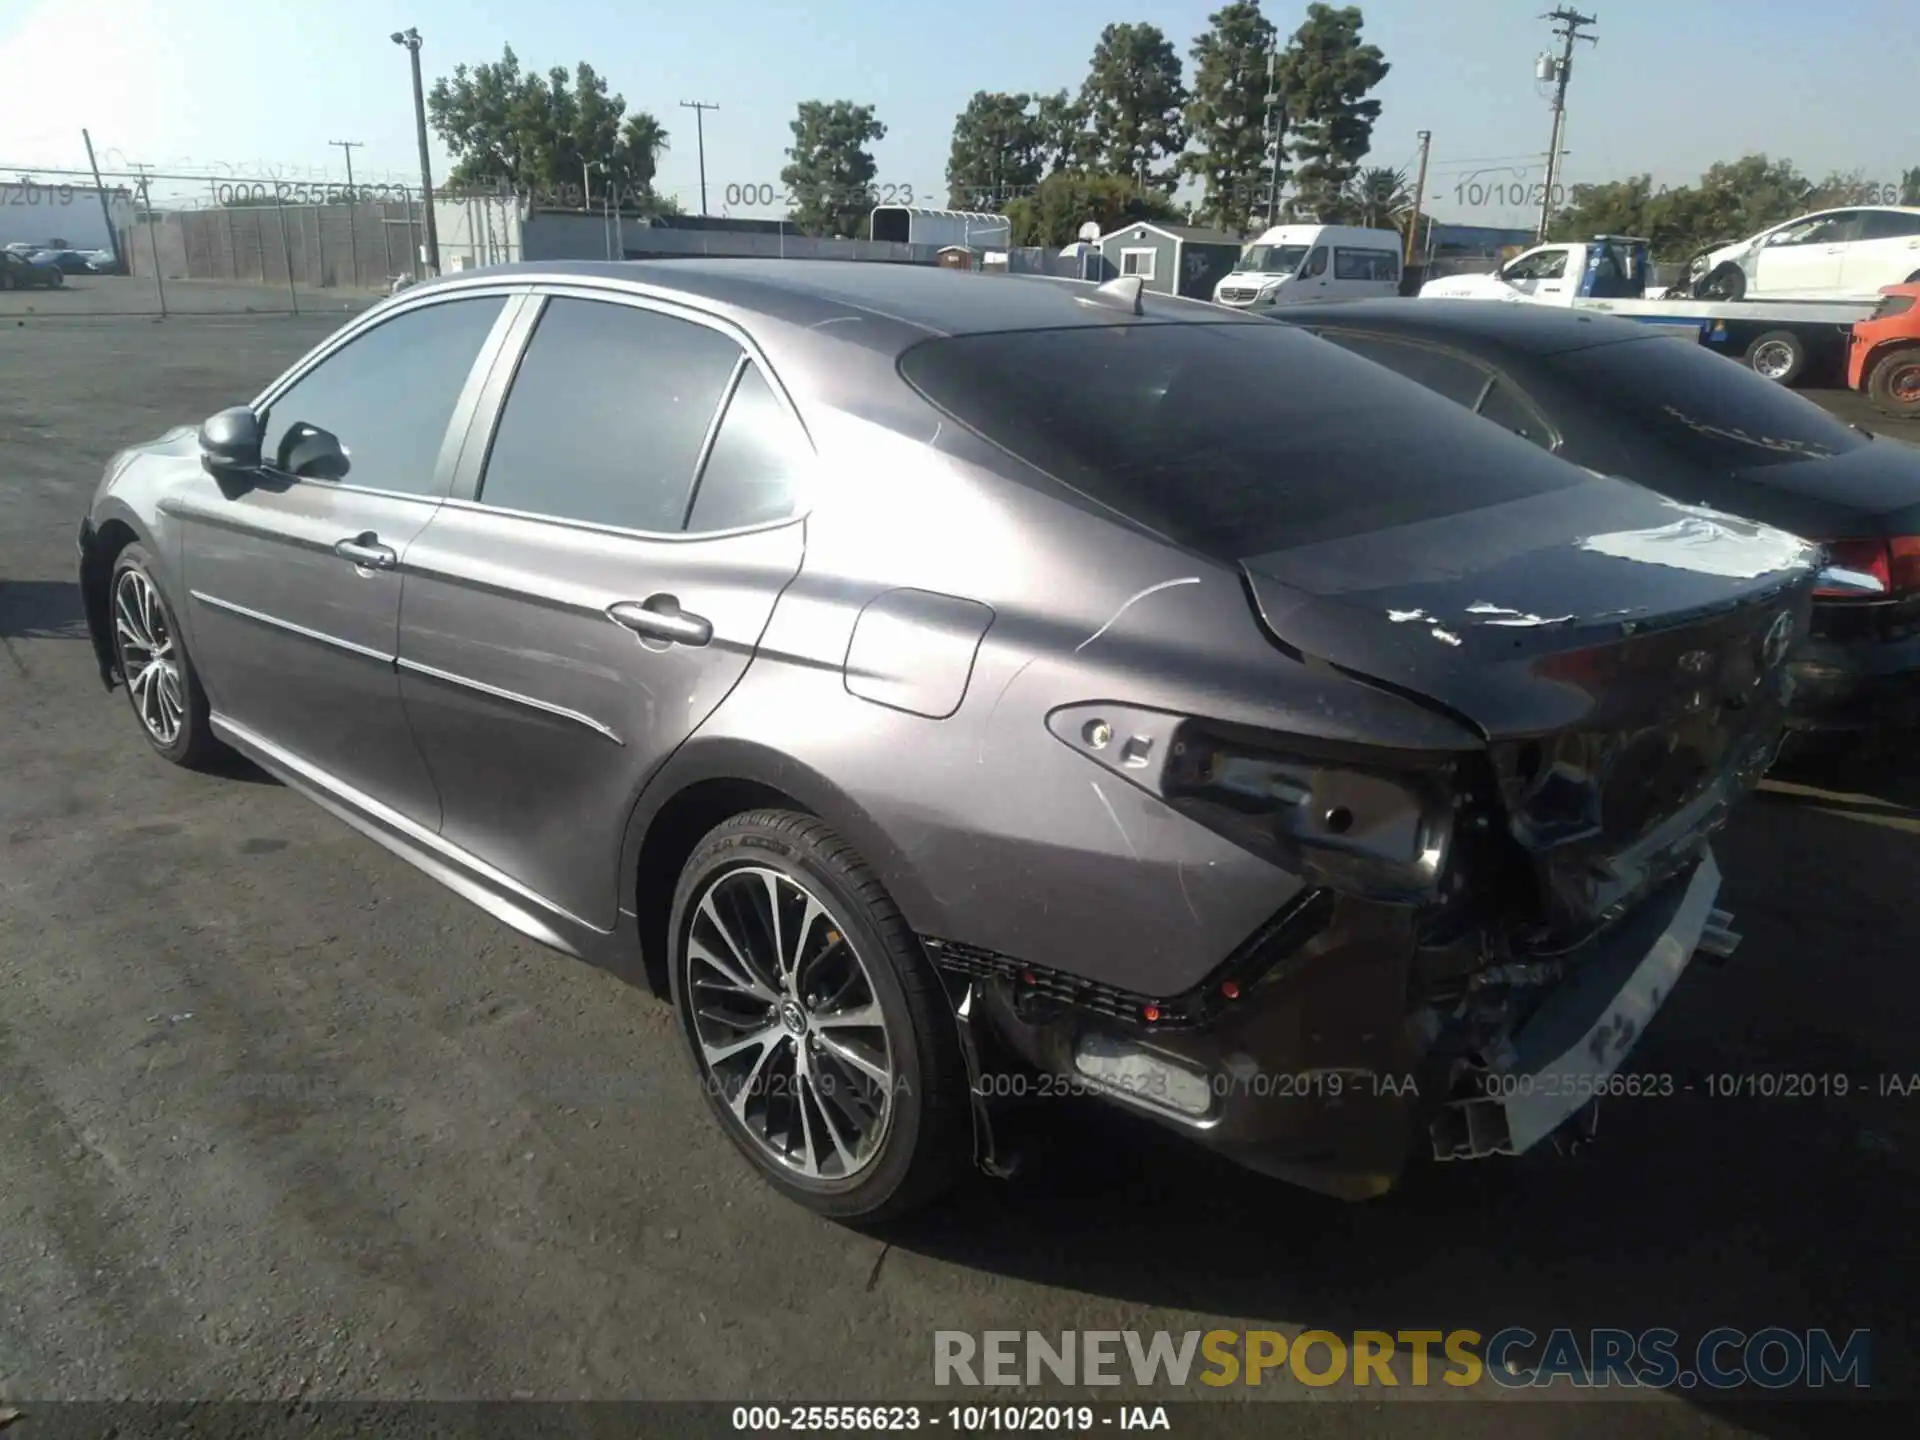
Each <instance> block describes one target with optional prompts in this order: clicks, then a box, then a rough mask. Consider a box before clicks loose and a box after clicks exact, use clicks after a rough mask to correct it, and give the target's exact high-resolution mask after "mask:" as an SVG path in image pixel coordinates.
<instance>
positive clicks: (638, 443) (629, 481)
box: [479, 299, 741, 533]
mask: <svg viewBox="0 0 1920 1440" xmlns="http://www.w3.org/2000/svg"><path fill="white" fill-rule="evenodd" d="M740 356H741V350H740V347H739V346H738V345H736V344H734V343H733V341H732V340H730V339H728V338H727V337H726V336H725V335H722V334H721V333H720V332H719V331H717V330H713V329H710V328H709V327H707V326H705V325H696V324H694V323H693V322H692V321H690V320H679V319H675V318H674V317H673V316H670V315H661V314H658V313H656V312H654V311H651V310H640V309H636V308H635V307H633V306H631V305H615V304H611V303H608V302H604V301H595V300H566V299H555V300H550V301H548V302H547V308H546V311H545V313H544V314H542V315H541V317H540V324H539V327H538V328H537V329H536V330H535V331H534V332H533V339H532V341H531V342H530V343H529V344H528V346H527V349H526V353H525V354H524V355H523V356H522V357H521V360H520V368H519V369H518V370H517V371H516V372H515V374H514V377H513V388H512V389H511V390H509V391H508V392H507V403H506V405H505V406H504V407H503V408H502V410H501V412H500V424H499V427H498V428H497V429H496V430H495V431H494V436H493V446H492V448H491V450H490V451H489V452H488V454H487V467H486V472H485V474H484V475H483V476H482V478H481V482H480V495H479V500H480V503H481V504H483V505H497V506H500V507H502V508H503V509H508V510H523V511H526V512H528V513H530V514H533V515H546V516H551V517H553V518H554V519H558V520H583V521H587V522H589V523H591V524H596V525H617V526H620V527H621V528H623V529H628V530H646V531H651V532H654V533H663V532H671V531H677V530H679V529H680V528H681V527H682V523H683V522H684V520H685V518H686V514H687V504H688V501H689V499H690V498H691V496H692V493H693V472H694V468H695V467H696V466H697V465H698V464H699V463H700V450H701V447H702V446H704V445H705V444H706V439H707V431H708V429H709V428H710V427H711V426H712V424H713V417H714V412H715V411H716V410H717V409H718V408H719V405H720V397H721V395H722V394H723V393H724V392H725V390H726V387H727V382H728V381H729V380H730V379H731V378H732V377H733V369H734V366H735V365H736V364H738V363H739V360H740Z"/></svg>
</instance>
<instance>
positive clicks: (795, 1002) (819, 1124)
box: [667, 810, 972, 1223]
mask: <svg viewBox="0 0 1920 1440" xmlns="http://www.w3.org/2000/svg"><path fill="white" fill-rule="evenodd" d="M667 933H668V936H669V945H670V951H669V973H670V975H671V984H672V994H673V1003H674V1008H675V1010H676V1011H677V1013H678V1015H679V1018H680V1025H681V1030H682V1033H683V1034H684V1035H685V1037H686V1041H687V1045H688V1049H689V1052H690V1054H691V1056H692V1059H693V1063H694V1069H695V1072H696V1074H698V1076H699V1077H700V1083H701V1089H702V1092H703V1093H704V1094H705V1096H706V1098H707V1102H708V1104H710V1105H711V1106H712V1107H713V1111H714V1115H715V1117H716V1118H717V1119H718V1120H719V1122H720V1125H721V1128H722V1129H724V1130H725V1131H726V1133H727V1138H728V1139H730V1140H732V1141H733V1143H734V1144H735V1146H737V1147H738V1148H739V1150H740V1151H741V1153H742V1154H744V1155H745V1156H746V1157H747V1159H748V1160H749V1161H751V1162H752V1164H753V1166H754V1168H755V1169H756V1170H758V1171H759V1172H760V1173H761V1175H762V1176H764V1177H765V1178H766V1179H767V1180H768V1181H770V1182H771V1183H772V1184H773V1186H774V1188H775V1189H777V1190H779V1191H781V1192H782V1193H783V1194H785V1195H786V1196H788V1197H789V1198H791V1199H793V1200H796V1201H798V1202H799V1203H800V1204H802V1205H804V1206H806V1207H807V1208H808V1209H810V1210H813V1211H814V1212H816V1213H817V1214H820V1215H825V1216H827V1217H829V1218H832V1219H836V1220H843V1221H850V1222H867V1223H871V1222H875V1221H880V1220H887V1219H892V1218H894V1217H896V1216H899V1215H902V1214H905V1213H906V1212H908V1211H909V1210H912V1209H915V1208H918V1207H919V1206H922V1205H924V1204H926V1203H927V1202H929V1201H931V1200H933V1199H935V1198H936V1197H938V1196H939V1195H940V1194H941V1193H942V1192H943V1191H945V1190H946V1189H947V1188H948V1187H949V1186H950V1185H951V1184H952V1183H953V1181H954V1180H955V1179H956V1178H957V1177H958V1175H959V1172H960V1170H961V1168H962V1166H963V1165H964V1163H965V1161H966V1159H967V1157H968V1155H969V1154H970V1148H969V1147H970V1144H971V1138H970V1131H969V1128H968V1127H969V1126H970V1124H971V1120H972V1112H971V1109H970V1100H969V1097H968V1087H967V1074H966V1066H965V1062H964V1060H963V1059H962V1057H961V1054H960V1044H959V1036H958V1033H957V1031H956V1027H955V1023H954V1018H953V1014H952V1011H951V1009H950V1008H949V1006H948V1004H947V1001H946V998H945V996H944V994H943V993H942V990H941V986H940V982H939V979H938V978H937V977H936V976H935V974H934V972H933V968H932V966H931V965H930V964H929V963H928V961H927V958H926V955H925V953H924V952H923V951H922V950H921V948H920V944H919V941H918V940H917V939H916V938H915V937H914V934H913V931H912V930H911V928H909V926H908V925H907V923H906V921H905V920H904V919H903V918H902V917H901V915H900V912H899V910H898V909H897V908H895V906H894V904H893V901H892V900H891V899H890V898H889V897H888V895H887V893H886V891H885V889H884V888H883V887H882V886H881V884H880V881H879V878H878V877H877V876H875V875H874V873H873V872H872V870H870V869H869V868H868V867H867V865H866V864H865V862H863V861H862V860H861V859H860V857H859V856H858V854H856V853H855V851H854V849H853V847H852V846H850V845H849V844H847V842H846V841H844V840H842V839H841V838H840V837H839V836H838V835H837V834H836V833H835V832H834V831H833V830H832V829H831V828H829V827H828V826H827V825H825V824H824V823H822V822H821V821H819V820H816V819H814V818H813V817H811V816H808V815H801V814H796V813H794V812H792V811H784V810H754V811H750V812H748V813H746V814H743V815H736V816H734V817H733V818H732V819H730V820H727V821H725V822H724V823H722V824H721V825H719V826H717V827H716V828H715V829H714V830H713V831H712V832H711V833H710V834H708V836H707V837H706V838H705V839H704V840H702V841H701V842H700V844H699V846H698V847H697V848H696V849H695V850H694V852H693V855H692V856H691V857H690V858H689V859H688V861H687V863H686V866H685V867H684V868H683V869H682V871H681V873H680V879H679V883H678V884H677V885H676V887H675V890H674V898H673V910H672V914H671V918H670V920H669V928H668V932H667Z"/></svg>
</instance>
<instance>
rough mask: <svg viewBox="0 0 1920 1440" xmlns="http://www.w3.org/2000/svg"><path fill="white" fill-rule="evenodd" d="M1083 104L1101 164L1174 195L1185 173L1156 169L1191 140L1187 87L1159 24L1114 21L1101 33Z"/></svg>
mask: <svg viewBox="0 0 1920 1440" xmlns="http://www.w3.org/2000/svg"><path fill="white" fill-rule="evenodd" d="M1080 103H1081V106H1082V108H1083V109H1084V110H1085V111H1086V113H1087V119H1088V122H1089V123H1090V124H1091V125H1092V127H1093V133H1094V136H1095V137H1096V138H1095V163H1096V164H1097V165H1098V166H1099V167H1100V168H1101V169H1103V170H1106V171H1108V172H1110V173H1112V174H1115V175H1131V176H1132V177H1133V183H1134V185H1135V186H1136V187H1137V188H1139V189H1142V190H1145V189H1148V188H1152V189H1156V190H1159V191H1161V192H1163V193H1167V194H1171V193H1172V191H1173V187H1174V186H1175V185H1176V184H1178V183H1179V176H1178V173H1177V172H1176V171H1174V170H1173V169H1171V168H1168V169H1167V170H1165V171H1163V172H1156V170H1155V169H1154V167H1155V165H1157V164H1158V163H1159V162H1161V161H1162V160H1165V159H1167V158H1169V157H1171V156H1176V155H1178V154H1179V153H1180V151H1181V150H1182V148H1184V146H1185V145H1186V123H1185V120H1184V118H1183V113H1182V112H1183V111H1184V110H1185V108H1186V103H1187V92H1186V87H1185V86H1184V85H1183V84H1182V83H1181V80H1180V56H1179V55H1178V54H1177V53H1176V52H1175V51H1174V48H1173V45H1172V43H1171V42H1170V41H1169V40H1168V39H1167V37H1166V36H1165V35H1164V34H1162V33H1161V31H1160V27H1159V26H1157V25H1109V26H1107V28H1106V29H1104V30H1102V31H1101V32H1100V43H1099V44H1098V45H1096V46H1094V49H1093V61H1092V64H1091V67H1090V69H1089V72H1088V75H1087V80H1086V83H1085V84H1084V85H1083V86H1082V87H1081V89H1080Z"/></svg>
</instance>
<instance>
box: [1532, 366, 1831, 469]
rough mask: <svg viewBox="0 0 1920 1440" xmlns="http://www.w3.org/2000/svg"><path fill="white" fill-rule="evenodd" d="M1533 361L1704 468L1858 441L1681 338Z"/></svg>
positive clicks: (1817, 455)
mask: <svg viewBox="0 0 1920 1440" xmlns="http://www.w3.org/2000/svg"><path fill="white" fill-rule="evenodd" d="M1541 363H1542V364H1544V365H1546V366H1548V367H1550V368H1551V369H1553V370H1554V371H1556V372H1557V373H1558V374H1559V375H1560V377H1561V378H1562V379H1563V380H1565V381H1566V382H1567V383H1568V384H1569V385H1570V386H1571V387H1573V388H1574V389H1575V390H1576V391H1577V392H1578V393H1580V394H1584V395H1586V396H1589V397H1590V398H1591V399H1592V400H1593V401H1594V402H1595V403H1596V404H1597V405H1599V406H1601V407H1603V408H1604V409H1606V410H1608V411H1611V412H1612V413H1613V414H1615V415H1616V416H1618V417H1619V418H1620V419H1621V420H1623V421H1625V422H1627V425H1628V426H1630V427H1632V428H1633V429H1634V430H1636V431H1637V432H1638V433H1639V435H1640V436H1641V437H1642V438H1644V439H1646V440H1651V441H1652V442H1654V443H1655V444H1658V445H1662V446H1664V447H1666V448H1667V449H1669V450H1671V451H1675V452H1677V453H1679V454H1680V455H1682V456H1684V457H1685V458H1686V459H1688V460H1689V461H1690V462H1691V463H1693V464H1696V465H1701V466H1704V467H1707V468H1710V469H1714V470H1720V471H1730V470H1751V469H1753V468H1754V467H1755V466H1759V465H1782V464H1787V463H1789V462H1791V461H1795V460H1817V459H1823V458H1825V457H1826V456H1828V455H1840V454H1844V453H1845V452H1847V451H1849V450H1855V449H1858V448H1859V447H1860V446H1862V445H1865V444H1867V443H1868V440H1867V437H1866V436H1865V435H1863V434H1861V433H1860V432H1859V431H1858V430H1854V429H1852V428H1851V427H1849V426H1847V425H1845V424H1843V423H1842V422H1841V421H1839V420H1836V419H1834V418H1833V416H1831V415H1829V414H1828V413H1827V412H1826V411H1825V410H1822V409H1821V408H1820V407H1819V406H1818V405H1816V404H1814V403H1813V402H1812V401H1811V400H1807V399H1805V398H1803V397H1801V396H1799V395H1796V394H1794V393H1793V392H1792V391H1791V390H1789V389H1787V388H1786V387H1785V386H1783V385H1777V384H1775V383H1774V382H1773V381H1771V380H1764V379H1762V378H1761V377H1760V376H1758V375H1756V374H1754V373H1753V371H1751V370H1749V369H1748V368H1747V367H1746V366H1745V365H1742V364H1740V363H1739V362H1738V361H1735V360H1732V359H1730V358H1728V357H1727V356H1724V355H1719V354H1716V353H1715V352H1713V351H1711V350H1707V349H1704V348H1703V347H1701V346H1699V345H1696V344H1689V343H1687V342H1686V341H1683V340H1674V339H1668V338H1666V337H1664V336H1649V337H1647V338H1645V339H1641V340H1625V341H1622V342H1620V343H1619V344H1615V345H1595V346H1592V347H1591V348H1589V349H1585V350H1566V351H1562V352H1561V353H1559V354H1557V355H1552V356H1547V357H1544V358H1543V360H1542V362H1541Z"/></svg>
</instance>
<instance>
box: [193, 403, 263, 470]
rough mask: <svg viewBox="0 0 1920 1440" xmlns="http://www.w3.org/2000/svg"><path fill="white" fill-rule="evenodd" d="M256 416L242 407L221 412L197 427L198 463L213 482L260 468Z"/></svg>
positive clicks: (238, 406)
mask: <svg viewBox="0 0 1920 1440" xmlns="http://www.w3.org/2000/svg"><path fill="white" fill-rule="evenodd" d="M260 437H261V427H260V417H259V416H258V415H256V414H254V413H253V411H252V410H250V409H249V408H248V407H246V406H245V405H236V406H235V407H234V408H233V409H231V410H222V411H221V412H220V413H219V414H218V415H214V416H211V417H209V418H208V419H207V420H206V421H205V422H204V423H202V425H201V426H200V464H201V466H202V467H203V468H204V469H205V470H206V472H207V473H208V474H209V475H211V476H213V477H214V478H215V479H216V480H225V479H234V478H238V477H240V476H243V475H247V474H251V473H252V472H253V471H255V470H258V469H259V468H260Z"/></svg>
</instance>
